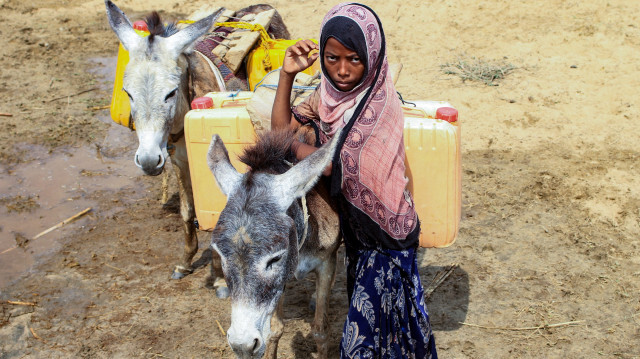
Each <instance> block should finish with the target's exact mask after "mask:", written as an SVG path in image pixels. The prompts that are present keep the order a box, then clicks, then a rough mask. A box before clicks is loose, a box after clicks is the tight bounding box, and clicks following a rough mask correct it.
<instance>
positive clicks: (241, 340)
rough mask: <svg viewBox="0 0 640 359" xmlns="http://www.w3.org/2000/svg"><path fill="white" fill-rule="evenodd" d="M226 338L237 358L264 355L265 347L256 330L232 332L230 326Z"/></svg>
mask: <svg viewBox="0 0 640 359" xmlns="http://www.w3.org/2000/svg"><path fill="white" fill-rule="evenodd" d="M227 339H228V341H229V345H230V346H231V349H233V352H234V353H235V354H236V356H237V357H238V358H242V359H255V358H262V356H263V355H264V351H265V349H266V348H265V345H264V341H263V340H262V338H261V337H260V335H259V333H258V332H257V331H253V330H245V331H243V332H242V333H234V332H233V328H231V329H230V333H228V335H227Z"/></svg>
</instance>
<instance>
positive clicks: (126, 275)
mask: <svg viewBox="0 0 640 359" xmlns="http://www.w3.org/2000/svg"><path fill="white" fill-rule="evenodd" d="M104 265H106V266H107V267H109V268H113V269H115V270H119V271H120V272H122V273H123V274H124V276H125V278H127V279H129V275H128V274H127V272H125V271H124V270H122V269H120V268H118V267H114V266H112V265H110V264H107V263H105V264H104Z"/></svg>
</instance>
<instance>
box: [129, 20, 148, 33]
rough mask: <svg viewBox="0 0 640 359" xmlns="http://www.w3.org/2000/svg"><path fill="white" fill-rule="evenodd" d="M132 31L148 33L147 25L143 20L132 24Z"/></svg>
mask: <svg viewBox="0 0 640 359" xmlns="http://www.w3.org/2000/svg"><path fill="white" fill-rule="evenodd" d="M133 29H134V30H138V31H144V32H149V28H148V27H147V23H146V22H145V21H144V20H138V21H136V22H134V23H133Z"/></svg>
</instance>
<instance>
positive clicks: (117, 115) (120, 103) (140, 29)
mask: <svg viewBox="0 0 640 359" xmlns="http://www.w3.org/2000/svg"><path fill="white" fill-rule="evenodd" d="M133 29H134V30H135V32H136V33H137V34H138V35H140V36H143V37H144V36H148V35H149V30H148V29H147V23H146V22H144V21H143V20H139V21H136V22H134V23H133ZM128 63H129V51H127V50H125V48H124V47H123V46H122V44H120V45H119V46H118V62H117V63H116V78H115V80H114V81H113V93H112V94H111V107H110V112H111V119H112V120H113V121H114V122H115V123H117V124H119V125H122V126H125V127H129V128H130V129H132V130H133V129H134V127H133V121H131V116H130V113H131V105H130V104H129V96H127V93H126V92H124V90H122V79H123V77H124V69H125V68H126V67H127V64H128Z"/></svg>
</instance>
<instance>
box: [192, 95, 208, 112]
mask: <svg viewBox="0 0 640 359" xmlns="http://www.w3.org/2000/svg"><path fill="white" fill-rule="evenodd" d="M212 107H213V99H212V98H211V97H198V98H194V99H193V101H191V109H193V110H206V109H208V108H212Z"/></svg>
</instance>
